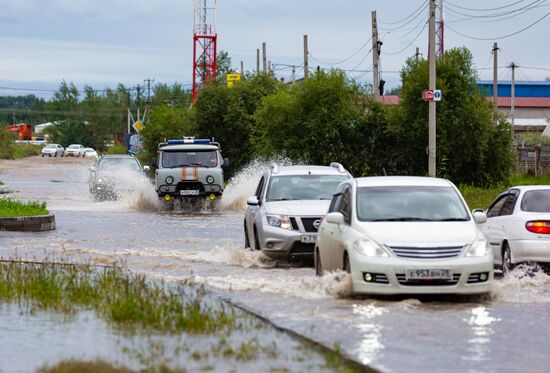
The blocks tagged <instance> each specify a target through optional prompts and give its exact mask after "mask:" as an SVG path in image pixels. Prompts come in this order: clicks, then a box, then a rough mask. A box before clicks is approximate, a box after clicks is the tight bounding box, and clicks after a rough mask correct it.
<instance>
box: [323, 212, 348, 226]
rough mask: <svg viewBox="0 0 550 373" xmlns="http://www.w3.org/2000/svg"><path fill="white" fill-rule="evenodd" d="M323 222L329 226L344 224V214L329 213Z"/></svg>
mask: <svg viewBox="0 0 550 373" xmlns="http://www.w3.org/2000/svg"><path fill="white" fill-rule="evenodd" d="M325 220H326V221H327V223H330V224H344V214H342V213H341V212H331V213H328V214H327V216H325Z"/></svg>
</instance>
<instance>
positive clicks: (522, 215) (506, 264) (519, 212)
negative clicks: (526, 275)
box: [481, 185, 550, 275]
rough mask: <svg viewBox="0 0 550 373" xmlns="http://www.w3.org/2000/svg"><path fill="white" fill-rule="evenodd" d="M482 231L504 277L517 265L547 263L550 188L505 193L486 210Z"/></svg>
mask: <svg viewBox="0 0 550 373" xmlns="http://www.w3.org/2000/svg"><path fill="white" fill-rule="evenodd" d="M481 230H482V231H483V233H484V234H485V236H486V237H487V239H488V240H489V243H490V244H491V247H492V248H493V254H494V258H495V265H496V266H498V267H501V268H502V272H503V274H504V275H506V274H507V273H508V272H509V271H510V270H511V269H512V268H513V267H514V265H515V264H518V263H522V262H539V263H550V185H531V186H518V187H512V188H510V189H508V190H506V191H505V192H504V193H502V194H501V195H500V196H498V197H497V198H496V199H495V201H494V202H493V203H492V204H491V206H490V207H489V209H488V210H487V223H485V224H482V225H481Z"/></svg>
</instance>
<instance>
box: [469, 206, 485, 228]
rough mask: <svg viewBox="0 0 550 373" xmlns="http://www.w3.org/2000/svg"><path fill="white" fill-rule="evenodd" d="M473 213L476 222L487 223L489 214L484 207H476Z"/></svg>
mask: <svg viewBox="0 0 550 373" xmlns="http://www.w3.org/2000/svg"><path fill="white" fill-rule="evenodd" d="M472 215H473V216H474V221H475V222H476V224H483V223H487V214H486V213H485V211H483V210H482V209H475V210H474V211H472Z"/></svg>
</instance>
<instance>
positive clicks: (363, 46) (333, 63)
mask: <svg viewBox="0 0 550 373" xmlns="http://www.w3.org/2000/svg"><path fill="white" fill-rule="evenodd" d="M371 40H372V37H370V38H369V40H367V41H366V42H365V43H364V44H363V45H361V46H360V47H359V49H357V50H356V51H355V52H354V53H353V54H352V55H350V56H349V57H347V58H344V59H343V60H341V61H337V62H323V61H321V60H319V59H317V58H315V57H314V56H313V55H312V54H311V53H310V54H309V56H310V57H311V59H313V60H315V61H317V62H319V63H322V64H324V65H340V64H342V63H344V62H347V61H349V60H350V59H351V58H353V57H355V56H356V55H357V54H358V53H359V52H361V50H362V49H363V48H365V47H366V46H367V44H368V43H369V42H370V41H371Z"/></svg>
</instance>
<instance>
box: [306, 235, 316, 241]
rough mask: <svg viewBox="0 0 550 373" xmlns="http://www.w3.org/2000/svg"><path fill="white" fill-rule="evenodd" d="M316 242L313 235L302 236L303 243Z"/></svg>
mask: <svg viewBox="0 0 550 373" xmlns="http://www.w3.org/2000/svg"><path fill="white" fill-rule="evenodd" d="M315 241H317V236H314V235H304V236H302V242H303V243H315Z"/></svg>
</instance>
